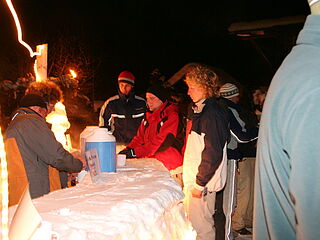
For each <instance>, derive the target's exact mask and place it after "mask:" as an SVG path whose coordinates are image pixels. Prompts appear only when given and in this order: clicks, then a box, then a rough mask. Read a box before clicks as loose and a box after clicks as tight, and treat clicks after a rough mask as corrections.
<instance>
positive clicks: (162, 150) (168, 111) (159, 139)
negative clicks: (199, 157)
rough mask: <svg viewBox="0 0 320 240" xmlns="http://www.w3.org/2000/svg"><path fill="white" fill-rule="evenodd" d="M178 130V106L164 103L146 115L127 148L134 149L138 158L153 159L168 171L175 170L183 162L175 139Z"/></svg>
mask: <svg viewBox="0 0 320 240" xmlns="http://www.w3.org/2000/svg"><path fill="white" fill-rule="evenodd" d="M178 129H179V113H178V106H177V104H175V103H171V102H168V101H166V102H165V103H164V104H162V106H161V107H160V108H158V109H157V110H155V111H154V112H147V113H146V116H145V119H144V120H143V121H142V122H141V124H140V127H139V129H138V132H137V135H136V136H135V137H134V138H133V139H132V141H131V143H130V144H129V145H128V147H130V148H133V149H134V152H135V154H136V156H137V157H138V158H141V157H154V158H156V159H158V160H159V161H160V162H162V163H163V164H164V166H165V167H166V168H167V169H168V170H173V169H176V168H178V167H180V166H182V161H183V159H182V155H181V152H180V148H179V147H178V145H179V143H178V142H177V141H178V140H177V139H176V137H177V133H178ZM178 149H179V150H178Z"/></svg>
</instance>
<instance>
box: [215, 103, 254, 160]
mask: <svg viewBox="0 0 320 240" xmlns="http://www.w3.org/2000/svg"><path fill="white" fill-rule="evenodd" d="M220 101H223V102H224V103H225V104H226V105H227V106H228V109H229V111H228V116H229V122H230V132H231V138H230V141H229V143H228V151H227V153H228V159H235V160H239V159H242V158H243V157H249V156H244V155H243V152H241V151H240V148H239V144H240V143H246V144H252V143H250V142H251V141H254V140H256V139H257V137H258V128H256V127H249V125H248V124H246V121H245V119H246V118H248V117H249V116H245V115H246V114H249V113H248V112H246V111H245V110H244V109H243V108H242V107H240V105H238V104H235V103H234V102H232V101H230V100H229V99H226V98H220ZM248 146H249V145H248Z"/></svg>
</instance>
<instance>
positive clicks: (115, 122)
mask: <svg viewBox="0 0 320 240" xmlns="http://www.w3.org/2000/svg"><path fill="white" fill-rule="evenodd" d="M134 79H135V77H134V75H133V74H132V73H131V72H128V71H123V72H121V73H120V75H119V76H118V86H119V94H118V95H115V96H113V97H111V98H109V99H108V100H107V101H106V102H105V103H104V104H103V105H102V107H101V111H100V117H99V126H103V127H107V128H108V129H109V130H110V131H111V132H112V134H113V135H114V136H115V138H116V141H117V143H118V144H124V145H127V144H128V143H130V141H131V140H132V138H133V137H134V136H135V135H136V133H137V130H138V127H139V125H140V123H141V121H142V119H143V117H144V114H145V112H146V108H147V106H146V102H145V100H144V99H143V98H141V97H139V96H136V95H135V94H134V90H133V87H134Z"/></svg>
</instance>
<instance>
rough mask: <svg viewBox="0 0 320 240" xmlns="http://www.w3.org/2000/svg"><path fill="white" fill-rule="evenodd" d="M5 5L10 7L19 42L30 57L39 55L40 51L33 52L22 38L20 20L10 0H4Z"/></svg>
mask: <svg viewBox="0 0 320 240" xmlns="http://www.w3.org/2000/svg"><path fill="white" fill-rule="evenodd" d="M6 2H7V5H8V7H9V9H10V12H11V14H12V17H13V19H14V22H15V24H16V28H17V33H18V41H19V43H21V44H22V45H23V46H24V47H25V48H26V49H28V51H29V53H30V57H34V56H35V55H41V52H33V50H32V49H31V47H30V46H29V45H28V44H27V43H26V42H25V41H23V39H22V30H21V25H20V21H19V18H18V15H17V13H16V10H15V9H14V7H13V4H12V2H11V0H6Z"/></svg>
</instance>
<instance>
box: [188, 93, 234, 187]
mask: <svg viewBox="0 0 320 240" xmlns="http://www.w3.org/2000/svg"><path fill="white" fill-rule="evenodd" d="M202 106H203V108H202V109H201V110H200V111H198V112H194V113H193V114H192V115H191V121H192V127H191V132H190V133H189V134H188V138H187V145H186V149H185V153H184V163H183V182H184V184H185V186H186V187H187V188H190V187H194V186H196V187H198V188H199V187H208V190H209V191H219V190H220V189H222V188H223V186H224V184H225V180H226V159H227V153H226V144H227V141H228V139H229V134H230V132H229V121H228V115H227V110H226V109H223V107H222V106H221V105H219V104H218V102H217V100H216V99H215V98H208V99H206V100H205V101H204V102H203V105H202Z"/></svg>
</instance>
